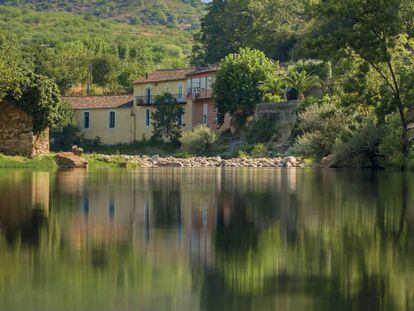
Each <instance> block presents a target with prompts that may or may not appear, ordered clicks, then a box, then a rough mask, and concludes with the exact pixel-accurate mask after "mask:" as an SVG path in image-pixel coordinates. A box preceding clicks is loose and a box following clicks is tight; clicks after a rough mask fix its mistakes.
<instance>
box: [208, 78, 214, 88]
mask: <svg viewBox="0 0 414 311" xmlns="http://www.w3.org/2000/svg"><path fill="white" fill-rule="evenodd" d="M212 88H213V77H208V78H207V90H211V89H212Z"/></svg>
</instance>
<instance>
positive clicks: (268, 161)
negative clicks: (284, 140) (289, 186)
mask: <svg viewBox="0 0 414 311" xmlns="http://www.w3.org/2000/svg"><path fill="white" fill-rule="evenodd" d="M92 158H93V160H95V161H100V162H105V163H117V164H119V166H121V167H142V168H159V167H177V168H179V167H190V168H198V167H200V168H202V167H210V168H211V167H250V168H270V167H274V168H276V167H279V168H294V167H304V162H303V160H302V159H301V158H296V157H294V156H288V157H283V158H282V157H278V158H233V159H222V158H221V157H219V156H218V157H192V158H176V157H160V156H158V155H155V156H152V157H150V156H128V155H116V156H112V155H100V154H94V155H93V157H92Z"/></svg>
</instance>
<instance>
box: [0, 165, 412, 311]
mask: <svg viewBox="0 0 414 311" xmlns="http://www.w3.org/2000/svg"><path fill="white" fill-rule="evenodd" d="M413 183H414V177H413V176H411V175H403V174H401V173H396V172H394V173H392V172H375V171H334V170H294V169H292V170H272V169H269V170H264V169H263V170H252V169H234V170H232V169H228V170H219V169H218V170H214V169H208V170H203V169H200V170H190V169H188V170H186V169H181V170H174V169H165V170H162V169H156V170H139V171H126V170H109V171H106V170H102V171H94V172H89V173H86V172H85V171H66V172H58V173H50V172H35V171H29V170H0V310H6V311H14V310H19V311H20V310H39V311H48V310H53V311H54V310H59V311H64V310H88V311H89V310H99V311H103V310H114V311H115V310H413V309H414V239H413V237H414V205H413V202H414V198H413V191H412V189H413V187H412V186H413Z"/></svg>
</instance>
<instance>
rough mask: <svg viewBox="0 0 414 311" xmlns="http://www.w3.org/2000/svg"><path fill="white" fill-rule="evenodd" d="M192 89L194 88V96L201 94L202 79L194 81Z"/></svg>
mask: <svg viewBox="0 0 414 311" xmlns="http://www.w3.org/2000/svg"><path fill="white" fill-rule="evenodd" d="M191 88H192V93H193V94H198V93H200V79H196V80H193V81H192V85H191Z"/></svg>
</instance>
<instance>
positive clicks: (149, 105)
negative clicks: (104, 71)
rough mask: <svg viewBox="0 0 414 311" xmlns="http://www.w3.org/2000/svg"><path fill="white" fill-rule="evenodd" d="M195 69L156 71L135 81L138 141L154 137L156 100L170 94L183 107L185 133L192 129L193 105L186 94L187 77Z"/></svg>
mask: <svg viewBox="0 0 414 311" xmlns="http://www.w3.org/2000/svg"><path fill="white" fill-rule="evenodd" d="M192 71H193V69H166V70H156V71H154V72H152V73H150V74H146V75H145V76H143V77H141V78H140V79H138V80H136V81H134V101H135V109H134V111H135V115H136V129H137V135H136V139H137V140H140V139H142V138H143V137H145V138H150V137H151V136H152V130H153V127H152V124H151V123H152V122H151V113H152V112H154V111H155V105H154V104H155V98H156V97H157V96H160V95H163V94H165V93H170V94H171V95H172V96H173V97H174V98H175V99H176V101H177V103H178V104H180V105H182V106H183V109H184V114H183V115H182V117H181V121H180V122H181V124H182V126H183V131H186V130H191V128H192V113H191V112H192V105H191V103H189V102H188V101H187V95H186V92H185V85H186V75H187V74H188V73H190V72H192Z"/></svg>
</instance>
